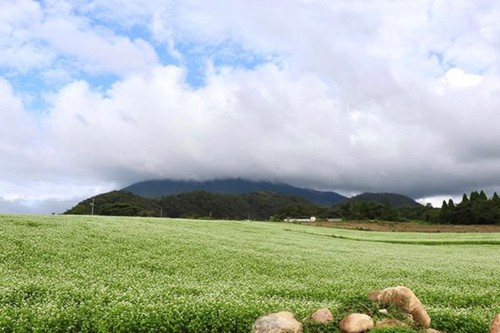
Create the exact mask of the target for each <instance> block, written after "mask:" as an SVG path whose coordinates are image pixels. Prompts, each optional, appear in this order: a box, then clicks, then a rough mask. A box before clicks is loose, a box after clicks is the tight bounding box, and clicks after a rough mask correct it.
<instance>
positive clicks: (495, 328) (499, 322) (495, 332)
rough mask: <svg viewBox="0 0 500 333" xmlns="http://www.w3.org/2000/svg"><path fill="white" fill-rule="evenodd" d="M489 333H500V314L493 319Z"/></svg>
mask: <svg viewBox="0 0 500 333" xmlns="http://www.w3.org/2000/svg"><path fill="white" fill-rule="evenodd" d="M488 333H500V313H499V314H497V315H496V316H495V318H493V321H492V322H491V326H490V330H489V331H488Z"/></svg>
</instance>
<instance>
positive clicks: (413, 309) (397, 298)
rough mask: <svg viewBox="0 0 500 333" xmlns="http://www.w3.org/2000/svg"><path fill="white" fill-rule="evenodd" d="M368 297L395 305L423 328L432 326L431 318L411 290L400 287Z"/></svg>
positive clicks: (375, 292)
mask: <svg viewBox="0 0 500 333" xmlns="http://www.w3.org/2000/svg"><path fill="white" fill-rule="evenodd" d="M368 297H369V298H370V299H372V300H374V301H376V302H378V303H380V304H388V305H394V306H396V307H397V308H398V309H400V310H402V311H404V312H406V313H408V314H410V315H412V317H413V321H414V322H415V323H416V324H417V325H419V326H421V327H424V328H428V327H429V326H430V324H431V317H429V315H428V314H427V311H425V308H424V307H423V306H422V303H421V302H420V300H419V299H418V297H417V296H415V294H414V293H413V291H412V290H411V289H409V288H406V287H401V286H400V287H391V288H386V289H383V290H376V291H374V292H372V293H371V294H370V295H369V296H368Z"/></svg>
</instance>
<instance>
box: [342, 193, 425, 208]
mask: <svg viewBox="0 0 500 333" xmlns="http://www.w3.org/2000/svg"><path fill="white" fill-rule="evenodd" d="M347 201H351V202H353V201H356V202H373V203H378V204H381V205H385V204H386V203H389V204H391V206H392V207H394V208H403V207H420V206H422V205H421V204H419V203H418V202H416V201H415V200H413V199H412V198H410V197H407V196H406V195H402V194H397V193H370V192H366V193H362V194H358V195H356V196H354V197H352V198H350V199H348V200H347Z"/></svg>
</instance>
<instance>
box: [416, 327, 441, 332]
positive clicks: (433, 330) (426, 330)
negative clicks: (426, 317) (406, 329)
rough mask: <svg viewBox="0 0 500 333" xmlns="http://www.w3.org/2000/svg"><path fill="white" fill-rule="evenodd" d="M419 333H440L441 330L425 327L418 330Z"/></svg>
mask: <svg viewBox="0 0 500 333" xmlns="http://www.w3.org/2000/svg"><path fill="white" fill-rule="evenodd" d="M420 333H441V331H438V330H435V329H433V328H426V329H424V330H422V331H420Z"/></svg>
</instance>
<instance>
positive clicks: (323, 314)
mask: <svg viewBox="0 0 500 333" xmlns="http://www.w3.org/2000/svg"><path fill="white" fill-rule="evenodd" d="M311 319H312V320H313V321H314V322H316V323H318V324H327V323H331V322H332V321H333V314H332V312H331V311H330V310H328V309H327V308H322V309H319V310H318V311H316V312H314V313H313V314H312V315H311Z"/></svg>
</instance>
